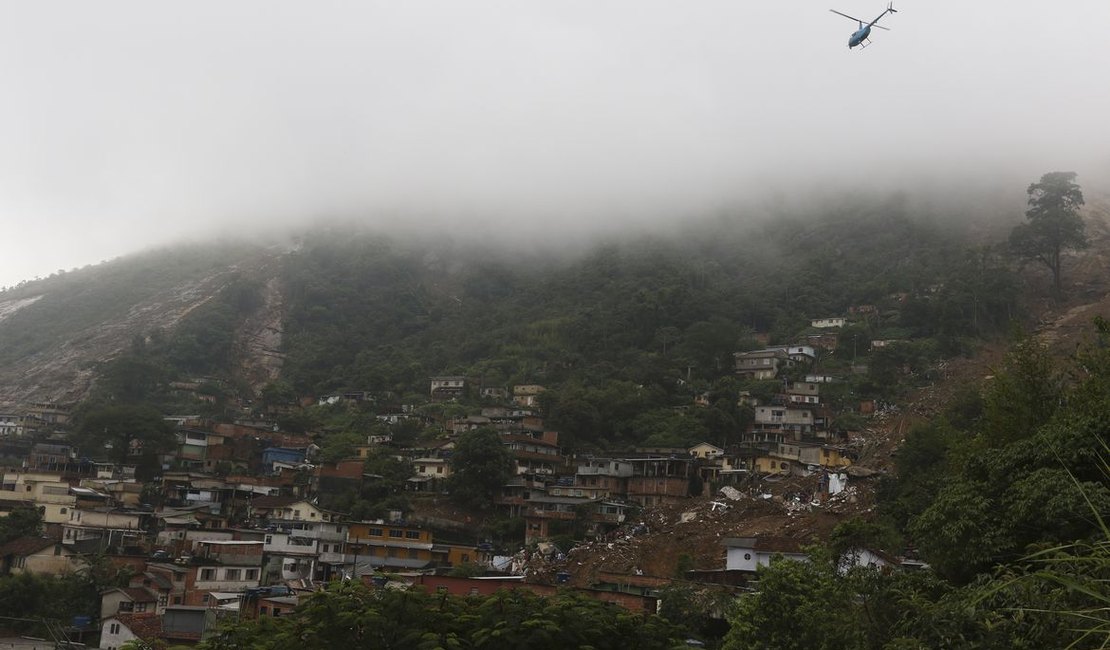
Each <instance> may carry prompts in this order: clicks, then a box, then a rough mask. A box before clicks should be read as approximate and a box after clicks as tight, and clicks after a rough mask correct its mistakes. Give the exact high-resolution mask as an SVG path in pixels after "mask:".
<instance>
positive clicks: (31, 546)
mask: <svg viewBox="0 0 1110 650" xmlns="http://www.w3.org/2000/svg"><path fill="white" fill-rule="evenodd" d="M60 541H61V540H59V539H55V538H53V537H18V538H16V539H13V540H12V541H10V542H8V543H7V544H4V545H3V546H0V557H4V556H7V555H18V556H26V555H32V554H34V553H38V552H39V551H41V550H43V549H44V548H47V547H50V546H53V545H54V544H57V543H58V542H60Z"/></svg>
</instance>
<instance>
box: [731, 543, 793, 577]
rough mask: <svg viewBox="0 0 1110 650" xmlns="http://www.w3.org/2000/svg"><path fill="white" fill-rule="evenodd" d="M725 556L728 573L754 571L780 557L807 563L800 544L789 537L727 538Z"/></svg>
mask: <svg viewBox="0 0 1110 650" xmlns="http://www.w3.org/2000/svg"><path fill="white" fill-rule="evenodd" d="M723 543H724V545H725V548H726V549H727V555H726V558H725V569H726V570H728V571H755V570H756V568H757V567H761V566H768V565H769V564H771V558H773V557H775V556H776V555H781V556H782V557H783V558H786V559H788V560H799V561H803V562H808V561H809V556H808V555H806V554H805V553H803V552H802V544H801V542H799V541H798V540H796V539H791V538H789V537H769V536H762V537H729V538H725V539H724V540H723Z"/></svg>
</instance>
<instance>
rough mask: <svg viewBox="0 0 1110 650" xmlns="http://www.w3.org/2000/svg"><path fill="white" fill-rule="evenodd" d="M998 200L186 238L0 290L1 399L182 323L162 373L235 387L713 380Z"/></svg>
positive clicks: (941, 242)
mask: <svg viewBox="0 0 1110 650" xmlns="http://www.w3.org/2000/svg"><path fill="white" fill-rule="evenodd" d="M972 196H975V195H972ZM1009 198H1010V197H1007V200H1006V201H1001V200H997V199H995V198H994V195H991V194H982V193H981V194H979V195H978V202H973V203H972V207H970V208H965V207H963V205H962V203H961V201H960V200H959V197H955V196H920V195H919V196H912V195H910V194H907V193H892V194H887V195H885V196H869V195H853V194H850V193H845V192H836V193H829V194H827V195H825V196H824V197H823V198H821V199H820V200H805V199H798V198H796V197H791V198H786V197H782V198H780V199H779V200H777V201H774V202H765V203H764V204H762V205H760V206H758V207H753V208H750V209H748V210H746V211H737V212H722V213H720V214H719V215H715V216H708V217H701V218H698V219H676V220H674V221H672V222H670V223H665V224H664V223H660V224H658V225H656V226H655V227H652V228H642V229H638V230H632V229H625V231H623V232H612V233H609V234H605V235H596V236H590V235H587V234H585V233H583V234H582V235H581V236H580V237H578V238H575V237H566V236H561V235H559V234H557V233H555V234H552V235H551V236H548V237H543V236H536V235H532V234H531V233H530V231H529V230H528V229H524V230H523V231H522V232H519V233H518V232H514V231H511V230H510V231H507V232H491V231H483V230H481V229H470V230H467V229H444V230H437V229H429V228H425V229H422V230H420V229H416V228H412V227H408V228H405V227H399V228H397V229H396V231H388V232H386V231H382V230H380V229H378V230H376V229H371V228H367V227H365V226H360V225H358V224H357V223H356V222H352V221H334V222H331V223H330V224H328V225H320V226H317V227H314V228H313V229H311V230H307V231H301V232H299V233H293V234H289V233H282V231H280V230H279V229H275V230H274V231H273V232H270V233H267V235H266V236H265V237H258V238H255V239H256V241H255V242H254V243H251V241H250V240H243V241H238V242H226V243H221V242H218V241H213V242H209V243H195V242H194V243H191V244H188V245H183V246H180V247H177V248H165V249H160V250H156V251H151V252H148V253H143V254H138V255H133V256H128V257H124V258H120V259H118V260H114V261H112V262H108V263H104V264H101V265H97V266H94V267H87V268H85V269H81V270H77V271H73V272H68V273H61V274H56V275H54V276H52V277H50V278H47V279H43V280H40V281H35V282H29V283H24V284H22V285H21V286H19V287H17V288H13V289H9V290H8V291H5V292H3V293H0V363H2V364H3V365H2V367H3V368H4V372H3V375H0V382H2V383H0V395H3V396H4V397H5V401H7V402H11V401H16V400H20V401H25V400H28V399H36V400H42V401H63V402H73V401H76V400H77V399H79V398H80V397H81V396H82V395H84V394H85V393H86V392H87V390H88V389H89V386H90V385H91V382H92V380H93V378H94V376H95V371H94V368H95V367H96V365H97V364H98V363H101V362H103V361H105V360H107V359H111V358H114V357H115V356H116V355H118V354H120V353H121V352H123V351H125V350H126V349H128V347H129V346H132V345H133V343H134V340H135V339H136V337H138V338H147V339H149V338H150V337H151V336H156V337H159V338H161V337H164V336H166V335H168V334H170V333H172V332H174V331H175V330H176V329H177V328H178V325H179V324H180V323H182V322H186V323H188V322H190V321H189V318H190V316H191V317H192V319H193V322H198V323H199V322H202V321H203V322H205V323H206V324H205V325H204V326H203V328H202V329H204V333H203V334H200V335H198V334H196V333H195V332H194V333H193V334H191V335H190V336H191V337H193V339H196V337H197V336H200V337H201V339H202V340H208V339H204V337H214V338H213V340H214V339H215V338H218V339H219V340H220V343H219V344H218V345H214V344H212V341H210V340H209V341H208V343H206V344H204V345H207V346H208V350H209V354H208V357H210V363H207V364H201V365H200V366H197V365H193V366H190V364H188V363H180V362H175V363H174V364H171V365H174V368H175V369H174V372H175V373H177V374H179V375H182V376H184V375H189V374H193V375H196V374H198V373H200V374H211V375H215V376H220V377H224V378H225V379H228V380H230V379H233V378H237V379H244V380H246V381H247V383H248V385H251V386H253V387H254V389H255V390H257V389H259V388H261V386H262V385H264V384H265V383H266V381H269V380H273V379H275V378H277V377H279V376H280V377H281V378H283V379H285V380H287V381H289V382H290V383H292V384H293V385H294V386H296V388H297V389H298V390H299V391H303V392H305V393H310V394H311V393H320V392H326V391H329V390H339V389H356V388H358V389H367V388H379V389H388V390H396V391H399V392H402V393H403V392H410V391H415V392H419V391H420V390H422V386H423V382H424V381H425V380H426V377H427V376H429V375H432V374H444V373H462V374H478V375H483V376H486V377H488V378H489V380H490V381H548V382H557V383H558V382H564V381H570V380H575V381H583V380H585V381H590V380H593V381H599V380H601V379H603V378H610V377H620V378H621V379H627V380H629V381H638V382H642V381H645V380H651V381H658V380H659V377H660V373H662V374H664V375H666V374H672V376H676V377H677V376H681V375H691V376H693V377H701V379H702V380H704V381H711V380H712V379H714V378H716V377H719V376H722V375H725V374H727V373H728V371H729V364H730V363H731V354H732V353H733V352H735V351H736V349H737V346H738V345H740V344H741V339H742V338H743V337H744V336H748V335H751V334H755V333H762V334H766V335H768V336H770V337H771V338H772V339H773V340H778V341H782V340H785V339H786V338H788V337H789V336H791V335H793V334H795V333H797V332H798V331H800V328H802V327H804V324H805V323H806V322H807V319H809V318H813V317H818V316H820V315H828V314H841V313H844V311H845V310H846V309H847V308H848V307H849V306H851V305H853V304H864V303H876V302H882V301H884V300H887V299H888V298H889V296H890V295H892V294H899V293H907V294H920V292H922V291H923V290H924V289H925V287H927V286H932V285H945V286H947V287H948V288H949V289H951V290H956V289H957V288H958V287H960V286H962V283H965V282H966V278H962V277H960V276H959V269H960V268H961V265H962V264H964V263H967V250H968V249H972V248H976V247H979V246H983V245H985V244H989V243H991V242H997V241H999V240H1000V239H1001V238H1003V237H1004V236H1005V232H1006V230H1007V229H1008V228H1009V227H1010V226H1011V222H1010V220H1011V219H1013V214H1014V212H1013V211H1012V209H1011V208H1012V206H1011V201H1009V200H1008V199H1009ZM532 227H535V226H534V225H533V226H532ZM267 239H268V240H269V241H265V240H267ZM263 242H265V243H263ZM233 289H234V290H236V291H239V292H240V293H241V294H242V296H243V297H241V298H238V299H237V300H238V301H239V302H241V303H242V304H243V305H249V308H246V307H244V308H243V309H242V310H239V311H235V314H233V315H229V314H222V315H221V316H220V317H219V318H214V317H213V316H212V314H211V313H208V314H206V313H205V312H203V311H196V310H197V309H198V308H199V307H201V306H202V305H205V304H208V303H211V302H212V301H213V300H214V299H215V298H216V297H217V296H220V295H221V292H226V291H231V290H233ZM959 290H963V289H959ZM992 299H993V300H994V301H995V302H994V303H991V302H990V300H992ZM1015 300H1016V298H1015V297H1014V296H1013V295H1012V294H1011V293H1008V292H1006V291H1003V292H1000V293H996V295H994V296H993V297H991V298H990V299H988V300H987V301H986V302H982V303H981V304H979V305H978V306H977V307H976V309H981V310H982V313H981V314H971V313H970V312H968V313H967V314H965V315H964V316H963V317H962V318H963V321H966V322H962V324H960V325H957V324H956V322H957V321H958V320H959V319H956V320H954V321H953V322H952V323H948V324H941V323H940V322H939V321H937V320H936V319H935V318H933V320H930V317H928V316H927V313H928V312H929V310H928V309H925V310H924V311H923V312H921V313H920V314H918V316H921V317H922V318H923V320H921V321H920V322H912V323H909V322H898V321H897V319H893V320H891V322H889V323H888V324H887V325H888V326H890V327H891V328H893V329H895V330H899V331H908V330H913V331H916V332H920V333H923V334H924V333H928V334H936V333H938V332H942V331H944V332H947V334H948V335H949V336H950V337H951V338H952V339H953V341H955V340H956V339H958V338H960V337H962V336H964V335H965V334H975V332H963V331H960V330H959V328H960V327H964V326H966V325H967V323H970V322H971V320H972V319H975V320H976V321H977V322H978V323H979V325H978V326H977V327H979V328H982V327H987V329H989V328H990V327H998V326H999V325H1000V324H1001V323H1002V322H1003V321H1005V320H1006V318H1009V317H1010V315H1012V314H1013V313H1014V304H1015V303H1014V301H1015ZM216 302H217V303H218V302H219V301H216ZM233 311H234V310H233ZM965 311H966V310H965ZM934 316H935V315H934ZM892 318H893V317H892ZM983 318H986V320H982V319H983ZM248 321H249V322H250V323H251V324H247V323H248ZM745 333H747V334H745ZM698 337H701V338H702V339H704V340H700V341H695V339H698ZM263 339H265V340H264V341H263ZM251 341H254V343H251ZM260 341H262V342H260ZM178 345H184V344H183V343H178ZM952 345H955V346H957V347H958V345H957V344H956V343H955V342H953V343H952ZM212 350H222V351H221V352H212ZM632 351H635V353H633V352H632ZM184 354H185V353H184V352H180V353H179V354H178V356H179V357H181V356H183V355H184ZM259 355H262V356H264V357H266V358H265V359H259ZM246 375H249V376H250V377H246Z"/></svg>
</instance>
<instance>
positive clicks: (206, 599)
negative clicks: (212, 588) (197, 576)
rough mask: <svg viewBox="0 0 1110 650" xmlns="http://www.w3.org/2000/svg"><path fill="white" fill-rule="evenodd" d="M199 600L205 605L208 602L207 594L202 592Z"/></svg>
mask: <svg viewBox="0 0 1110 650" xmlns="http://www.w3.org/2000/svg"><path fill="white" fill-rule="evenodd" d="M200 602H202V603H204V604H205V605H207V604H208V594H204V595H203V596H201V598H200Z"/></svg>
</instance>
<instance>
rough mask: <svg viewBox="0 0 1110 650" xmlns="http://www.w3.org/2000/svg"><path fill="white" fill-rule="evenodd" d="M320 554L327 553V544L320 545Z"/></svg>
mask: <svg viewBox="0 0 1110 650" xmlns="http://www.w3.org/2000/svg"><path fill="white" fill-rule="evenodd" d="M320 552H321V553H327V552H328V545H327V544H321V545H320Z"/></svg>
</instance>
